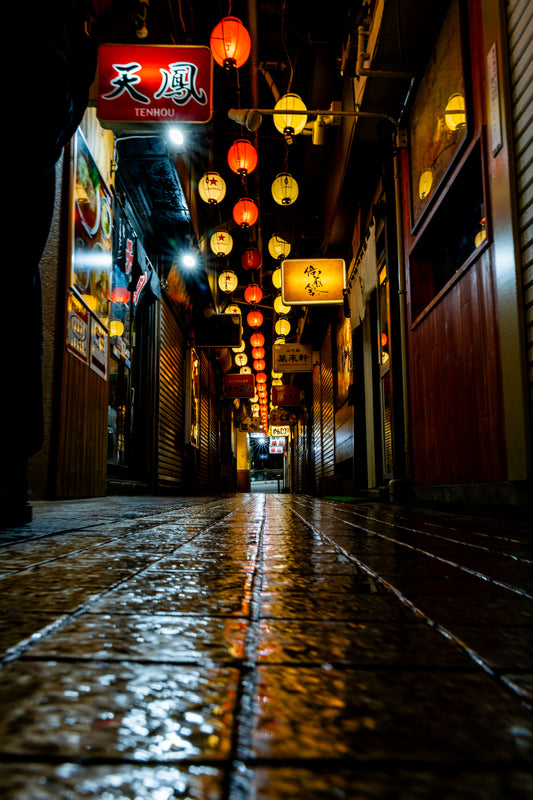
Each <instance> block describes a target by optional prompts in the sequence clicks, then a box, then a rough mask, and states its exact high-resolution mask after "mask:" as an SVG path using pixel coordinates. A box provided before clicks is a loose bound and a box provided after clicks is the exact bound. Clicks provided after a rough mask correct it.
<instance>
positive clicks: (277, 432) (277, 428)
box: [270, 425, 291, 438]
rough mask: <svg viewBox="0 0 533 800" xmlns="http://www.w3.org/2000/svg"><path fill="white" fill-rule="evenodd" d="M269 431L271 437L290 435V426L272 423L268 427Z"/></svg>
mask: <svg viewBox="0 0 533 800" xmlns="http://www.w3.org/2000/svg"><path fill="white" fill-rule="evenodd" d="M270 433H271V435H272V436H273V437H278V438H279V437H280V436H287V437H288V436H290V434H291V428H290V425H272V426H271V427H270Z"/></svg>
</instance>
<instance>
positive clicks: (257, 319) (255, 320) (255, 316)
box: [246, 308, 263, 328]
mask: <svg viewBox="0 0 533 800" xmlns="http://www.w3.org/2000/svg"><path fill="white" fill-rule="evenodd" d="M246 322H247V323H248V325H249V326H250V328H260V327H261V325H262V324H263V315H262V314H261V312H260V311H259V310H258V309H257V308H254V309H253V310H252V311H249V312H248V314H247V316H246Z"/></svg>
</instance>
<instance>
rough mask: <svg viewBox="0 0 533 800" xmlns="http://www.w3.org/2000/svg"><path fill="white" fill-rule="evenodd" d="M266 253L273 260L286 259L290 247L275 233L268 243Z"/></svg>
mask: <svg viewBox="0 0 533 800" xmlns="http://www.w3.org/2000/svg"><path fill="white" fill-rule="evenodd" d="M268 252H269V253H270V255H271V256H272V258H275V259H280V260H281V259H282V258H287V256H288V255H289V253H290V252H291V245H290V243H289V242H287V241H286V240H285V239H282V238H281V236H278V235H277V233H275V234H274V235H273V236H271V237H270V239H269V241H268Z"/></svg>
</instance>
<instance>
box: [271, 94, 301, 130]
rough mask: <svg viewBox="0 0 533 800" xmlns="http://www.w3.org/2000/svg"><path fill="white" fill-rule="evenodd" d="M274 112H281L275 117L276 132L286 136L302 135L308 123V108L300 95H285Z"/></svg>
mask: <svg viewBox="0 0 533 800" xmlns="http://www.w3.org/2000/svg"><path fill="white" fill-rule="evenodd" d="M274 111H276V112H281V113H276V114H274V115H273V118H274V125H275V127H276V130H278V131H279V132H280V133H282V134H283V135H284V136H294V135H295V134H297V133H301V132H302V131H303V129H304V128H305V126H306V123H307V108H306V105H305V103H304V101H303V100H302V98H301V97H300V95H298V94H293V93H289V94H284V95H283V97H280V99H279V100H278V102H277V103H276V105H275V106H274Z"/></svg>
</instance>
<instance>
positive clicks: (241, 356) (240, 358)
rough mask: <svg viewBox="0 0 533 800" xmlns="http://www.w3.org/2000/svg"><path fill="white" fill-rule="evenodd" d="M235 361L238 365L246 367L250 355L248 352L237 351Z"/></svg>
mask: <svg viewBox="0 0 533 800" xmlns="http://www.w3.org/2000/svg"><path fill="white" fill-rule="evenodd" d="M235 363H236V364H237V366H238V367H244V366H246V364H247V363H248V356H247V355H246V353H237V355H236V356H235Z"/></svg>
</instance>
